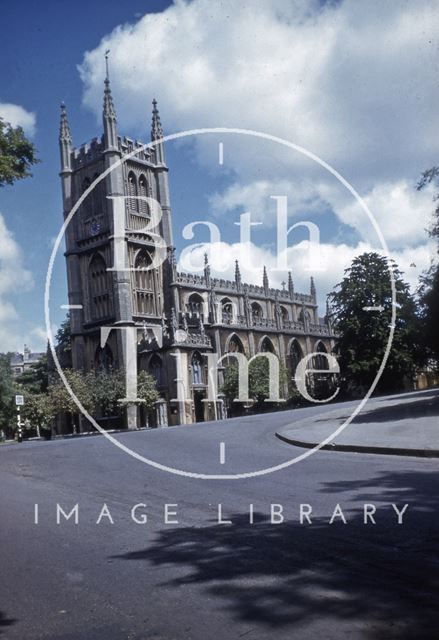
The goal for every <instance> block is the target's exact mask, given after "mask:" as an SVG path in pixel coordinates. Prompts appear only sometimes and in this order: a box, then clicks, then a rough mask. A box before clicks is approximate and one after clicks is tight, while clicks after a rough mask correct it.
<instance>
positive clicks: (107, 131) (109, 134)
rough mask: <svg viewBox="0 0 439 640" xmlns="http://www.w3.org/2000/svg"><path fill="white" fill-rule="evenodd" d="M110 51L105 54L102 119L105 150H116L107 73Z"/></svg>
mask: <svg viewBox="0 0 439 640" xmlns="http://www.w3.org/2000/svg"><path fill="white" fill-rule="evenodd" d="M109 53H110V50H109V49H107V50H106V52H105V73H106V75H105V82H104V84H105V89H104V108H103V112H102V119H103V123H104V142H105V148H106V149H117V131H116V110H115V108H114V102H113V96H112V95H111V88H110V77H109V71H108V54H109Z"/></svg>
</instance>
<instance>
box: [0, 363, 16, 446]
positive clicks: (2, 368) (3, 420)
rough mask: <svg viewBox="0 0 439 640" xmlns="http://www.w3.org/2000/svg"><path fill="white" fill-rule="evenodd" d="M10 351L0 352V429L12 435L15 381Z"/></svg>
mask: <svg viewBox="0 0 439 640" xmlns="http://www.w3.org/2000/svg"><path fill="white" fill-rule="evenodd" d="M11 355H12V354H10V353H1V354H0V429H3V430H4V431H5V432H6V433H7V434H8V435H12V433H13V430H14V426H15V406H14V382H13V379H12V374H11V365H10V362H11Z"/></svg>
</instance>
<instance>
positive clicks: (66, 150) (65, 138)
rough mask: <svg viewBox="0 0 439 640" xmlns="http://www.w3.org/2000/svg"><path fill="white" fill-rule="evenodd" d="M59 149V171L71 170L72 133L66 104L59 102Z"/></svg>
mask: <svg viewBox="0 0 439 640" xmlns="http://www.w3.org/2000/svg"><path fill="white" fill-rule="evenodd" d="M59 150H60V154H61V171H70V170H71V157H70V156H71V153H72V134H71V132H70V127H69V121H68V118H67V111H66V105H65V104H64V102H61V119H60V123H59Z"/></svg>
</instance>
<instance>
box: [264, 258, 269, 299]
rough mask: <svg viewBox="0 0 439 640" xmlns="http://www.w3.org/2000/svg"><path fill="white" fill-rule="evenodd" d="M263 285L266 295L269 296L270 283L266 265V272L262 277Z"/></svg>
mask: <svg viewBox="0 0 439 640" xmlns="http://www.w3.org/2000/svg"><path fill="white" fill-rule="evenodd" d="M262 284H263V287H264V291H265V295H268V290H269V287H270V283H269V282H268V275H267V267H266V266H265V265H264V272H263V275H262Z"/></svg>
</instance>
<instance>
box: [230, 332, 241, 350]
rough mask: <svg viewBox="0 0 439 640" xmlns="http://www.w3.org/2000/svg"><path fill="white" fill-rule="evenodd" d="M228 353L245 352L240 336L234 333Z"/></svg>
mask: <svg viewBox="0 0 439 640" xmlns="http://www.w3.org/2000/svg"><path fill="white" fill-rule="evenodd" d="M227 353H244V347H243V344H242V342H241V340H240V338H238V336H237V335H236V334H235V333H234V334H233V335H231V336H230V338H229V341H228V344H227Z"/></svg>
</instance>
